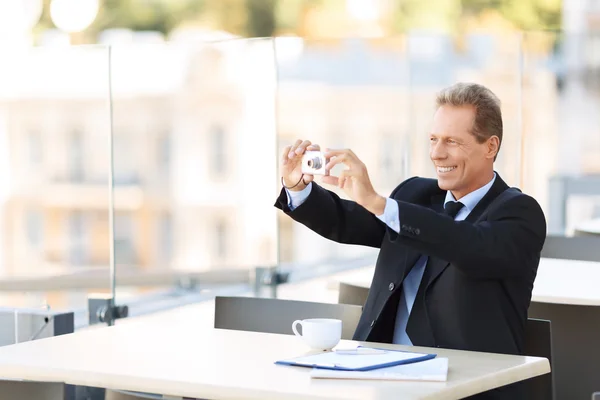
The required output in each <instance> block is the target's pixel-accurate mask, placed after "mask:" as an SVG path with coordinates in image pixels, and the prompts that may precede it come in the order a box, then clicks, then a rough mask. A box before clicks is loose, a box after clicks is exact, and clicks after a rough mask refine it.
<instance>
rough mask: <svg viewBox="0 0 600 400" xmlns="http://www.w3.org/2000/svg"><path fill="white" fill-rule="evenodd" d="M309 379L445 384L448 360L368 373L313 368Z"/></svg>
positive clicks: (417, 363)
mask: <svg viewBox="0 0 600 400" xmlns="http://www.w3.org/2000/svg"><path fill="white" fill-rule="evenodd" d="M310 377H311V378H315V379H327V378H328V379H377V380H406V381H435V382H445V381H446V380H447V378H448V359H447V358H440V357H437V358H432V359H431V360H425V361H420V362H416V363H410V364H403V365H396V366H393V367H386V368H379V369H374V370H370V371H335V370H328V369H320V368H314V369H313V370H312V371H311V372H310Z"/></svg>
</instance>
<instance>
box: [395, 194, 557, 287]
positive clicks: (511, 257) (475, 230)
mask: <svg viewBox="0 0 600 400" xmlns="http://www.w3.org/2000/svg"><path fill="white" fill-rule="evenodd" d="M397 201H398V200H397ZM398 209H399V218H400V221H401V223H402V225H401V227H400V233H399V234H398V233H396V232H394V231H392V230H391V229H388V232H389V240H390V241H392V242H396V243H401V244H405V245H408V246H410V247H412V248H414V249H416V250H418V251H420V252H422V253H424V254H428V255H432V256H434V257H438V258H441V259H443V260H446V261H448V262H450V263H452V264H453V265H454V266H455V267H457V268H459V269H460V270H461V271H462V272H463V273H465V274H466V275H467V276H471V277H473V278H479V279H502V278H512V277H520V276H525V275H527V274H529V273H531V271H529V270H528V269H527V268H523V266H525V265H530V264H529V263H528V262H530V261H535V260H536V259H539V257H540V252H541V250H542V247H543V245H544V241H545V239H546V220H545V218H544V213H543V211H542V209H541V208H540V206H539V204H538V203H537V201H535V199H533V198H532V197H530V196H527V195H518V196H514V197H512V198H510V199H508V200H507V201H506V202H504V203H502V204H501V206H499V207H495V208H494V209H493V210H490V213H489V215H488V218H487V219H486V220H485V221H482V222H478V223H476V224H473V223H471V222H468V221H454V220H452V219H451V218H448V217H447V216H445V215H442V214H439V213H437V212H435V211H433V210H431V209H428V208H426V207H421V206H418V205H414V204H410V203H406V202H403V201H398Z"/></svg>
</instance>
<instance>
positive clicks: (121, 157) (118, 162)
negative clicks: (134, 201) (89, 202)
mask: <svg viewBox="0 0 600 400" xmlns="http://www.w3.org/2000/svg"><path fill="white" fill-rule="evenodd" d="M136 149H137V147H136V146H135V145H134V143H133V138H132V137H131V136H130V135H129V134H128V133H127V132H119V133H115V134H114V135H113V171H114V174H113V182H114V184H115V185H133V184H137V183H140V179H139V176H138V173H137V168H136V161H137V157H136V156H137V154H136Z"/></svg>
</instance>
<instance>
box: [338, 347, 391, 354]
mask: <svg viewBox="0 0 600 400" xmlns="http://www.w3.org/2000/svg"><path fill="white" fill-rule="evenodd" d="M335 353H336V354H346V355H375V354H385V353H386V352H385V350H379V349H370V348H367V347H359V348H357V349H348V350H336V351H335Z"/></svg>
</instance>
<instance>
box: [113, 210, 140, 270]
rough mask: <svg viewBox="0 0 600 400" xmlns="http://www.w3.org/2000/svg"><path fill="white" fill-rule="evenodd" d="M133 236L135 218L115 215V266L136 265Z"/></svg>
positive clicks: (126, 215) (128, 215)
mask: <svg viewBox="0 0 600 400" xmlns="http://www.w3.org/2000/svg"><path fill="white" fill-rule="evenodd" d="M133 235H134V221H133V217H132V216H131V215H130V214H121V213H119V214H115V264H120V265H128V266H133V265H134V264H135V263H136V255H135V248H134V244H133Z"/></svg>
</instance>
